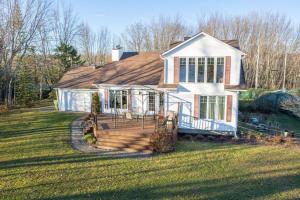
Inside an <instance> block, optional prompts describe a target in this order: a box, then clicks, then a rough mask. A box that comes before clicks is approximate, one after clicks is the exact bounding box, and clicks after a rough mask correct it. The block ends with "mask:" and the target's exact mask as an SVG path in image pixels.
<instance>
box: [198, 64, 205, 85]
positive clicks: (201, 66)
mask: <svg viewBox="0 0 300 200" xmlns="http://www.w3.org/2000/svg"><path fill="white" fill-rule="evenodd" d="M204 73H205V58H198V77H197V82H198V83H204Z"/></svg>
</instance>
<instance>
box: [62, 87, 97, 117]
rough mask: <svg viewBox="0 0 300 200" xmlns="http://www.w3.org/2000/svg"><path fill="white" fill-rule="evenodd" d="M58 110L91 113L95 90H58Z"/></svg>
mask: <svg viewBox="0 0 300 200" xmlns="http://www.w3.org/2000/svg"><path fill="white" fill-rule="evenodd" d="M57 92H58V109H59V110H60V111H74V112H90V111H91V100H92V93H93V92H94V90H84V89H58V91H57Z"/></svg>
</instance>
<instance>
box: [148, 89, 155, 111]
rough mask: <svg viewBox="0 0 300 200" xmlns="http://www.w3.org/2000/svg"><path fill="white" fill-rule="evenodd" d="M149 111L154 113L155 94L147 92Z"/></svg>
mask: <svg viewBox="0 0 300 200" xmlns="http://www.w3.org/2000/svg"><path fill="white" fill-rule="evenodd" d="M149 111H155V93H154V92H149Z"/></svg>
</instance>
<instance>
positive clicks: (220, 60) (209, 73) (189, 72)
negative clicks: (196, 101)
mask: <svg viewBox="0 0 300 200" xmlns="http://www.w3.org/2000/svg"><path fill="white" fill-rule="evenodd" d="M224 63H225V62H224V57H198V58H196V57H190V58H184V57H182V58H180V59H179V82H184V83H224V70H225V69H224Z"/></svg>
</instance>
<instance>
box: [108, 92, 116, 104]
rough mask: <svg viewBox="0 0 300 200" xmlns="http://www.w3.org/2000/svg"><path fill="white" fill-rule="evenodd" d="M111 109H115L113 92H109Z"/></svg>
mask: <svg viewBox="0 0 300 200" xmlns="http://www.w3.org/2000/svg"><path fill="white" fill-rule="evenodd" d="M109 107H110V108H114V107H115V94H114V91H113V90H109Z"/></svg>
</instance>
